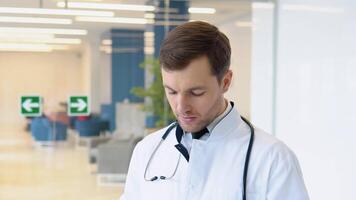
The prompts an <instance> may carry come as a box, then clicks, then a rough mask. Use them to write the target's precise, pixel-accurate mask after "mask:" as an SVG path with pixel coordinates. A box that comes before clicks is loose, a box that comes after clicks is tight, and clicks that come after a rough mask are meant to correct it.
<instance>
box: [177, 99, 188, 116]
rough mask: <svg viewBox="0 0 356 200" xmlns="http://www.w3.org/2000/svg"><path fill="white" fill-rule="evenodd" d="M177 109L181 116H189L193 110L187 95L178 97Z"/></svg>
mask: <svg viewBox="0 0 356 200" xmlns="http://www.w3.org/2000/svg"><path fill="white" fill-rule="evenodd" d="M176 107H177V111H178V113H179V114H189V113H190V112H191V109H192V107H191V105H190V100H189V97H187V96H186V95H178V98H177V105H176Z"/></svg>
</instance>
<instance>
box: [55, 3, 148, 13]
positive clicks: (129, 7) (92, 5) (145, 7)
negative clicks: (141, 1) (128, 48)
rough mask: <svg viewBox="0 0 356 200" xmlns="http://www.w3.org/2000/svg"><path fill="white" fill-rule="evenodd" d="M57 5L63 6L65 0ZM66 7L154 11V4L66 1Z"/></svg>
mask: <svg viewBox="0 0 356 200" xmlns="http://www.w3.org/2000/svg"><path fill="white" fill-rule="evenodd" d="M57 6H58V7H61V8H64V7H65V6H66V2H58V3H57ZM67 6H68V8H86V9H104V10H129V11H154V10H155V7H154V6H148V5H134V4H107V3H85V2H68V3H67Z"/></svg>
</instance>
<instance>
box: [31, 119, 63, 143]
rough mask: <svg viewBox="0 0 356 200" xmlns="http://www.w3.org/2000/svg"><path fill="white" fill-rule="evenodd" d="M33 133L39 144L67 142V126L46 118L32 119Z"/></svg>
mask: <svg viewBox="0 0 356 200" xmlns="http://www.w3.org/2000/svg"><path fill="white" fill-rule="evenodd" d="M31 133H32V136H33V138H34V139H35V140H36V141H39V142H45V141H65V140H67V126H66V125H65V124H63V123H60V122H52V121H50V120H49V119H48V118H46V117H36V118H33V119H32V121H31Z"/></svg>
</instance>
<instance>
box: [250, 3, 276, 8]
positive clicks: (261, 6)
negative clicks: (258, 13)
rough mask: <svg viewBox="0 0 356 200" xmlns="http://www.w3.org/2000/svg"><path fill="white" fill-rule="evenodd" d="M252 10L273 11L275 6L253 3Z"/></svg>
mask: <svg viewBox="0 0 356 200" xmlns="http://www.w3.org/2000/svg"><path fill="white" fill-rule="evenodd" d="M252 8H254V9H273V8H274V4H273V3H263V2H253V3H252Z"/></svg>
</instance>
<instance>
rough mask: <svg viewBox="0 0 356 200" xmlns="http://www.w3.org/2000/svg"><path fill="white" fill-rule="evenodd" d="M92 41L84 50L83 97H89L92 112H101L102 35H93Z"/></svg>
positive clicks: (90, 40) (86, 44)
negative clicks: (100, 47) (100, 48)
mask: <svg viewBox="0 0 356 200" xmlns="http://www.w3.org/2000/svg"><path fill="white" fill-rule="evenodd" d="M88 37H90V39H89V40H88V41H87V42H86V43H84V49H83V58H82V61H83V68H82V69H83V71H82V73H83V75H84V79H83V85H84V86H85V88H84V92H83V94H82V95H88V96H89V104H90V111H91V112H95V113H99V112H100V103H101V102H100V101H101V92H100V90H101V71H102V63H101V62H100V57H101V52H100V51H99V46H100V42H101V41H100V35H99V34H96V33H92V34H91V35H89V36H88Z"/></svg>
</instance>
